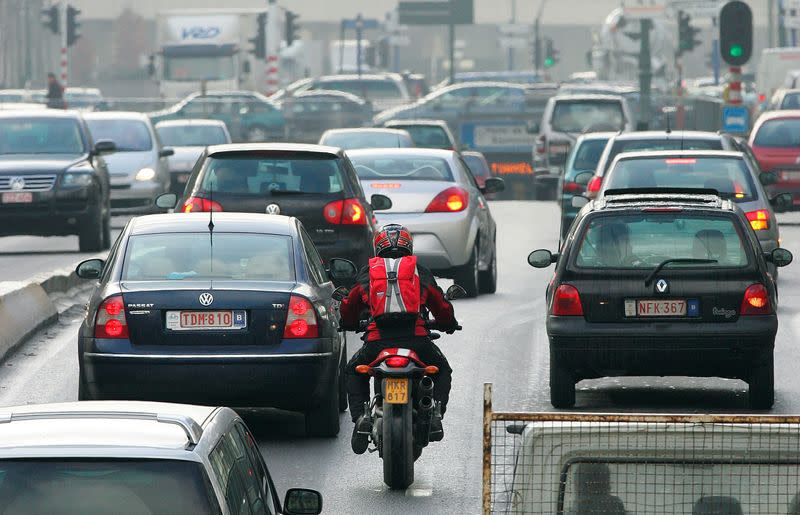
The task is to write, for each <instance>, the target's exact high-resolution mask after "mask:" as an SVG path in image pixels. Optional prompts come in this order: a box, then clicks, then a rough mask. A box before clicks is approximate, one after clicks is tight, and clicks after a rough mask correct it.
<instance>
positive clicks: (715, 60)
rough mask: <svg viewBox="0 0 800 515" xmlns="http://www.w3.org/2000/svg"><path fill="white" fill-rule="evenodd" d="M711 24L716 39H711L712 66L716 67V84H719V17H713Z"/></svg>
mask: <svg viewBox="0 0 800 515" xmlns="http://www.w3.org/2000/svg"><path fill="white" fill-rule="evenodd" d="M711 26H712V27H713V30H714V39H713V40H712V41H711V66H712V67H713V68H714V85H715V86H719V67H720V62H719V61H720V59H719V37H718V36H719V30H717V17H716V16H714V17H713V18H711Z"/></svg>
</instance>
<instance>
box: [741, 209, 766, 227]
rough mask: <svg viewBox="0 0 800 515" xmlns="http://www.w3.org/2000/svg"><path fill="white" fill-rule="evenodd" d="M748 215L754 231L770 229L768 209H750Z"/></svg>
mask: <svg viewBox="0 0 800 515" xmlns="http://www.w3.org/2000/svg"><path fill="white" fill-rule="evenodd" d="M746 215H747V219H748V220H750V226H751V227H752V228H753V230H754V231H765V230H767V229H769V212H767V210H766V209H759V210H758V211H750V212H749V213H746Z"/></svg>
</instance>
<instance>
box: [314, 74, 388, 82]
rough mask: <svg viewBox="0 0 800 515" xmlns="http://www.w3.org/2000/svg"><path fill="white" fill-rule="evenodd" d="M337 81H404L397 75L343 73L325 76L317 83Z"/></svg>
mask: <svg viewBox="0 0 800 515" xmlns="http://www.w3.org/2000/svg"><path fill="white" fill-rule="evenodd" d="M337 80H352V81H360V80H391V81H397V80H403V77H402V75H400V74H397V73H370V74H367V73H362V74H361V75H359V74H357V73H343V74H339V75H323V76H322V77H319V78H318V79H317V80H316V82H332V81H337Z"/></svg>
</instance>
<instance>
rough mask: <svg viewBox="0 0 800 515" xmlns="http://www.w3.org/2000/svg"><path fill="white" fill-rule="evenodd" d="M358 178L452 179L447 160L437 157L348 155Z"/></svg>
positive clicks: (450, 180)
mask: <svg viewBox="0 0 800 515" xmlns="http://www.w3.org/2000/svg"><path fill="white" fill-rule="evenodd" d="M350 160H351V161H352V162H353V164H354V165H355V167H356V173H357V174H358V178H359V179H361V180H364V179H398V180H403V181H447V182H452V181H453V172H452V171H451V170H450V165H449V164H447V161H445V160H444V159H441V158H438V157H371V156H370V157H361V156H356V157H353V156H350Z"/></svg>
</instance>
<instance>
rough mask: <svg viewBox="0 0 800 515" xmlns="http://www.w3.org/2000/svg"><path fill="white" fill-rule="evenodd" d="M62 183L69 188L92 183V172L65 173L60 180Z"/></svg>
mask: <svg viewBox="0 0 800 515" xmlns="http://www.w3.org/2000/svg"><path fill="white" fill-rule="evenodd" d="M62 184H63V185H64V186H66V187H70V188H77V187H83V186H89V185H90V184H92V174H91V173H85V172H81V173H73V172H70V173H65V174H64V177H63V180H62Z"/></svg>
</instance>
